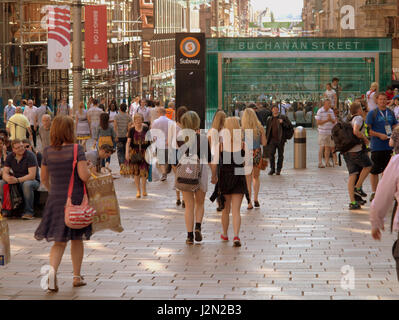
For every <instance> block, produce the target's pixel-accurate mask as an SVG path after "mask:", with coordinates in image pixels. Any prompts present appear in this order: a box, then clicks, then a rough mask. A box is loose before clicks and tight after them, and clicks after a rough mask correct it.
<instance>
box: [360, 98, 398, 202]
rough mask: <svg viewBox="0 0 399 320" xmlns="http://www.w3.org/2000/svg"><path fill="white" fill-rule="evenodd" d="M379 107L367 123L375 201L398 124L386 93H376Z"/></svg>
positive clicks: (390, 154)
mask: <svg viewBox="0 0 399 320" xmlns="http://www.w3.org/2000/svg"><path fill="white" fill-rule="evenodd" d="M376 100H377V108H376V109H374V110H373V111H370V112H369V113H368V114H367V118H366V124H367V126H368V128H369V135H370V136H371V143H370V148H371V161H372V162H373V167H372V168H371V172H370V174H371V175H370V183H371V189H372V194H371V197H370V201H373V199H374V196H375V192H376V190H377V185H378V175H379V174H381V173H383V172H384V170H385V168H386V166H387V165H388V163H389V160H390V159H391V156H392V148H391V147H390V146H389V138H390V136H391V134H392V131H393V128H395V127H396V126H397V125H398V121H397V120H396V118H395V114H394V113H393V111H391V110H390V109H388V108H387V102H388V101H387V96H386V95H385V93H378V94H377V95H376Z"/></svg>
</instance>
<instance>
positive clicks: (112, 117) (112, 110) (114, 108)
mask: <svg viewBox="0 0 399 320" xmlns="http://www.w3.org/2000/svg"><path fill="white" fill-rule="evenodd" d="M108 114H109V125H110V126H111V127H113V128H114V121H115V117H116V115H117V114H118V106H117V104H116V101H111V103H110V105H109V107H108ZM114 129H115V128H114Z"/></svg>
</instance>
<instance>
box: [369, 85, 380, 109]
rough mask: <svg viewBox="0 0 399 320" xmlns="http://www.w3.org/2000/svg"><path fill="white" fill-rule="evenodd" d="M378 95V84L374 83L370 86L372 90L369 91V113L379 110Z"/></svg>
mask: <svg viewBox="0 0 399 320" xmlns="http://www.w3.org/2000/svg"><path fill="white" fill-rule="evenodd" d="M377 93H378V83H377V82H373V83H372V84H371V86H370V90H369V91H367V94H366V98H367V105H368V107H369V111H373V110H374V109H376V108H378V106H377Z"/></svg>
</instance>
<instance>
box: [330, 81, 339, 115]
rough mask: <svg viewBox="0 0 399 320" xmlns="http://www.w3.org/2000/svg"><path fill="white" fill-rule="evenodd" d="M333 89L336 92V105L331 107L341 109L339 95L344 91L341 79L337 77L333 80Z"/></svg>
mask: <svg viewBox="0 0 399 320" xmlns="http://www.w3.org/2000/svg"><path fill="white" fill-rule="evenodd" d="M331 89H333V90H334V91H335V101H334V102H335V104H331V107H336V108H338V109H339V95H340V93H341V91H342V88H341V86H340V85H339V79H338V78H337V77H334V78H332V80H331Z"/></svg>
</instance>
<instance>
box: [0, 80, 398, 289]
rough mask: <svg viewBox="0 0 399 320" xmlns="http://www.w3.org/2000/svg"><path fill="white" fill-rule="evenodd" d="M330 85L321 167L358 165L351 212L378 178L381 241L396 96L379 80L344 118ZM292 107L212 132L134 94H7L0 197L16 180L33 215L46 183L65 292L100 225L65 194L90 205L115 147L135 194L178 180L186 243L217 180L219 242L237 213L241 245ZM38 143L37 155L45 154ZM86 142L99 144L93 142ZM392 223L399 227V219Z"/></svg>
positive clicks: (225, 122) (238, 114)
mask: <svg viewBox="0 0 399 320" xmlns="http://www.w3.org/2000/svg"><path fill="white" fill-rule="evenodd" d="M333 80H334V81H333V82H332V83H331V84H330V83H329V84H327V85H326V92H325V95H324V100H323V106H322V107H321V108H320V109H318V110H317V113H316V114H315V121H316V123H317V126H318V134H319V136H318V144H319V165H318V167H319V168H325V167H330V166H335V165H337V164H338V159H337V152H340V153H341V154H342V155H343V158H344V160H345V162H346V165H347V169H348V172H349V179H348V193H349V198H350V205H349V209H351V210H354V209H360V208H361V205H362V204H364V203H365V200H364V199H363V198H365V197H367V195H366V194H365V193H364V191H363V184H364V182H365V180H366V178H367V177H368V176H369V175H370V182H371V187H372V194H371V197H370V201H373V199H374V202H373V203H372V206H371V222H372V236H373V237H374V238H375V239H380V237H381V234H380V230H381V229H383V218H384V216H385V215H386V211H387V210H388V209H389V206H388V204H387V203H389V200H392V199H393V198H394V196H395V195H396V194H398V192H397V191H398V188H399V174H398V173H397V172H399V171H398V170H397V168H396V166H398V165H399V164H398V163H399V158H398V157H397V156H394V157H392V153H393V151H392V150H394V151H395V153H396V152H397V150H399V129H397V127H398V115H399V96H398V95H397V96H392V97H391V96H390V97H389V98H390V100H388V97H387V94H386V93H381V92H378V85H377V87H376V86H375V84H373V85H371V89H370V91H369V92H368V93H367V94H366V97H367V98H364V99H362V98H359V99H357V100H356V101H355V102H354V103H352V104H351V106H350V115H349V116H348V117H347V119H346V120H345V121H344V120H342V117H341V114H340V113H339V112H338V113H337V112H336V108H337V106H339V93H340V87H339V85H338V81H339V80H338V79H333ZM368 100H370V101H371V100H373V101H374V103H375V107H374V104H373V103H372V102H369V101H368ZM370 106H372V108H371V110H369V108H370ZM288 111H289V107H288V108H284V107H282V105H281V104H278V103H275V104H271V105H270V106H267V105H265V104H263V103H261V102H258V103H249V104H248V105H247V106H246V108H244V109H242V110H239V109H236V110H234V112H233V114H231V115H230V114H226V113H225V112H224V111H223V110H218V111H217V112H216V113H215V115H214V118H213V121H212V125H211V128H210V129H209V130H208V132H207V134H204V132H203V131H202V130H201V129H200V124H201V119H200V117H199V115H198V114H197V113H196V112H194V111H190V110H189V109H188V108H187V107H185V106H178V107H176V105H175V103H174V101H171V102H169V103H167V104H166V105H165V106H163V105H162V104H161V103H160V102H159V101H156V102H152V101H147V100H146V99H144V98H140V97H136V98H135V99H134V100H133V102H132V103H131V105H130V106H128V105H127V104H126V103H121V104H120V105H118V103H117V102H116V101H115V100H112V101H111V103H110V104H109V105H108V107H106V106H105V100H102V101H100V102H99V101H98V99H95V98H90V99H89V102H88V104H87V107H86V105H85V104H84V103H83V102H82V103H80V104H79V106H77V107H76V109H74V110H73V109H72V108H71V107H70V106H69V105H68V103H67V99H66V98H63V99H62V101H61V103H60V105H59V106H58V108H57V112H56V114H55V115H54V114H53V112H52V110H51V109H50V108H49V107H48V105H47V103H46V101H45V100H43V101H41V103H40V106H39V107H36V106H35V105H34V103H33V100H31V99H29V100H27V101H24V102H23V106H18V107H15V106H14V105H13V101H12V100H9V101H8V105H7V106H6V107H5V108H4V122H5V126H6V130H2V131H0V148H1V151H2V154H1V177H2V180H1V181H0V199H1V201H2V203H3V202H4V201H3V200H4V199H5V194H4V192H5V191H4V190H6V189H5V188H4V185H9V186H10V187H9V189H10V190H11V189H12V188H14V186H16V188H17V189H18V190H19V192H20V195H21V198H22V200H23V204H24V209H23V213H22V218H23V219H33V218H34V197H35V191H37V190H38V189H39V188H41V187H43V188H44V189H45V190H48V192H49V193H48V199H47V202H46V206H45V209H44V212H43V217H42V220H41V222H40V224H39V226H38V228H37V230H36V232H35V238H36V239H37V240H43V239H46V240H47V241H54V245H53V247H52V248H51V251H50V265H51V267H52V270H51V274H50V275H49V280H48V289H49V290H50V291H52V292H54V291H58V285H57V278H56V274H57V270H58V267H59V265H60V262H61V259H62V256H63V254H64V250H65V247H66V244H67V242H68V241H71V245H72V247H71V258H72V265H73V272H74V277H73V285H74V286H75V287H79V286H83V285H85V284H86V283H85V282H84V279H83V277H82V276H81V266H82V260H83V252H84V245H83V240H89V239H90V237H91V235H92V227H91V225H89V226H86V227H84V228H81V229H72V228H69V227H68V226H67V225H66V224H65V217H64V207H65V204H66V202H67V199H71V203H72V204H73V205H79V204H80V203H82V201H83V200H84V197H85V195H86V187H85V182H87V181H88V179H89V177H90V176H91V175H92V174H97V173H99V172H112V170H111V169H110V161H111V155H112V154H113V153H114V152H115V151H116V153H117V160H118V164H119V167H120V168H119V169H120V170H119V173H116V174H115V173H114V175H115V176H125V177H133V179H134V183H135V186H136V198H137V199H141V198H145V197H147V196H148V190H147V182H148V181H158V180H159V181H160V183H164V182H165V181H166V180H167V178H168V176H169V175H173V179H174V182H175V183H174V189H175V191H176V205H177V206H180V205H182V208H183V209H184V212H185V225H186V232H187V238H186V244H187V245H192V244H194V243H195V242H197V243H200V242H201V241H202V240H203V236H202V222H203V218H204V214H205V210H204V203H205V199H206V197H207V192H208V182H209V180H210V181H211V183H212V184H213V185H214V187H213V188H214V190H213V193H212V195H211V196H210V200H211V201H212V202H213V201H215V200H217V209H216V210H217V211H221V234H220V239H221V241H224V242H227V241H229V224H230V223H229V222H230V213H231V217H232V229H233V242H232V243H233V246H234V247H240V246H241V240H240V229H241V210H240V208H241V205H242V201H243V200H244V197H245V199H246V201H247V203H248V206H247V209H248V210H252V209H254V208H259V207H260V201H259V191H260V188H261V186H260V184H261V182H260V173H261V171H263V170H265V169H266V167H267V166H269V167H270V170H269V172H268V174H269V175H274V174H276V175H278V176H279V175H281V173H282V169H283V162H284V147H285V144H286V142H287V141H288V140H289V139H291V138H292V137H293V133H294V127H293V124H292V121H291V120H290V119H289V117H288V116H287V113H288ZM305 111H306V110H304V112H305ZM311 111H312V113H313V110H311ZM54 116H55V117H54ZM338 124H339V125H338ZM348 128H349V129H348ZM345 130H349V131H345ZM348 132H349V133H348ZM337 137H340V138H339V140H337ZM37 138H39V139H40V150H37V151H36V150H35V149H36V148H37V147H38V146H39V144H38V143H37V142H38V141H37ZM89 140H91V141H93V145H92V147H91V149H90V148H89V146H88V144H87V142H88V141H89ZM349 140H350V141H349ZM76 141H77V142H78V144H75V142H76ZM276 153H277V154H278V155H277V159H276ZM330 158H332V165H331V164H330V161H331V159H330ZM276 160H277V163H276ZM323 160H324V163H323ZM75 166H76V170H75ZM385 169H386V170H387V171H388V170H389V175H388V174H384V175H383V177H382V179H381V181H380V182H379V175H380V174H382V173H383V172H384V170H385ZM10 193H11V191H10ZM68 201H69V200H68ZM391 202H392V201H391ZM12 211H13V208H11V210H10V209H9V208H7V209H6V208H4V207H3V208H2V215H3V217H9V216H11V215H12ZM395 228H397V230H399V219H397V218H396V219H395Z"/></svg>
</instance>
